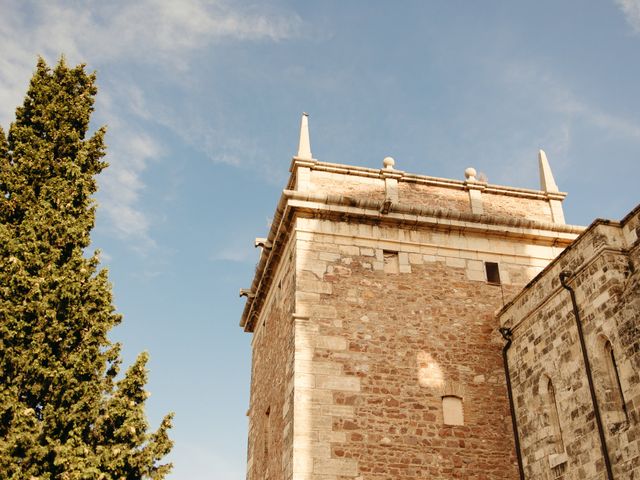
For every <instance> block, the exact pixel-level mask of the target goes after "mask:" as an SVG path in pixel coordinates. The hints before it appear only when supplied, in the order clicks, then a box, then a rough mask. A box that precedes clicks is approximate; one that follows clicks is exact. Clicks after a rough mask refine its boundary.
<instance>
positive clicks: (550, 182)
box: [538, 150, 560, 192]
mask: <svg viewBox="0 0 640 480" xmlns="http://www.w3.org/2000/svg"><path fill="white" fill-rule="evenodd" d="M538 166H539V168H540V190H543V191H545V192H559V191H560V190H558V185H556V181H555V180H554V179H553V173H551V167H550V166H549V161H548V160H547V154H546V153H544V150H540V151H539V152H538Z"/></svg>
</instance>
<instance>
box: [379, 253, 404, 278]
mask: <svg viewBox="0 0 640 480" xmlns="http://www.w3.org/2000/svg"><path fill="white" fill-rule="evenodd" d="M382 255H383V257H384V272H385V273H399V272H400V261H399V259H398V252H393V251H390V250H383V252H382Z"/></svg>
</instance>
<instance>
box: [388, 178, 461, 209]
mask: <svg viewBox="0 0 640 480" xmlns="http://www.w3.org/2000/svg"><path fill="white" fill-rule="evenodd" d="M398 201H399V202H402V203H406V204H408V205H417V206H426V207H433V208H442V209H444V210H458V211H461V212H470V211H471V206H470V204H469V194H468V193H467V192H466V191H464V190H463V189H462V188H457V189H455V188H444V187H436V186H432V185H423V184H420V183H413V182H400V184H399V185H398Z"/></svg>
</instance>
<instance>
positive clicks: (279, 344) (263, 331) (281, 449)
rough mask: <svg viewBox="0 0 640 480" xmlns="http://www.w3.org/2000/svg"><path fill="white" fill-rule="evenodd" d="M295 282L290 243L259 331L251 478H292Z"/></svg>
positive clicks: (249, 451)
mask: <svg viewBox="0 0 640 480" xmlns="http://www.w3.org/2000/svg"><path fill="white" fill-rule="evenodd" d="M295 278H296V277H295V239H290V240H289V243H288V245H287V246H286V247H284V248H283V252H282V256H281V262H280V265H279V266H278V268H277V270H276V273H275V275H274V276H273V277H272V284H271V288H270V292H269V296H268V298H267V300H266V302H265V304H264V305H263V307H262V311H261V312H260V315H259V317H258V319H257V321H256V323H255V327H254V334H253V339H252V351H253V356H252V364H251V399H250V404H249V405H250V406H249V411H248V412H247V414H248V416H249V440H248V449H247V465H248V466H247V480H258V479H259V480H264V479H266V478H271V479H290V478H292V467H293V466H292V464H291V461H292V450H293V423H292V422H293V375H294V371H293V360H294V358H293V357H294V352H293V344H294V343H293V342H294V341H293V339H294V332H293V325H292V321H291V315H292V313H293V308H294V303H295V281H296V280H295ZM267 412H268V413H267Z"/></svg>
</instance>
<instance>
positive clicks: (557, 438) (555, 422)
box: [546, 378, 564, 453]
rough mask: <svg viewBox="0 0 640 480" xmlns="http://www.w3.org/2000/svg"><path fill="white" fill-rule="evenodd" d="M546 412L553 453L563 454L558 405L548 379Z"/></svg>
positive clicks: (551, 384)
mask: <svg viewBox="0 0 640 480" xmlns="http://www.w3.org/2000/svg"><path fill="white" fill-rule="evenodd" d="M546 393H547V411H548V414H549V426H550V427H551V436H550V440H551V442H552V443H553V444H554V446H555V452H554V453H563V452H564V442H563V440H562V429H561V428H560V415H558V404H557V403H556V391H555V389H554V388H553V383H552V382H551V379H550V378H549V379H548V381H547V392H546Z"/></svg>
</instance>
